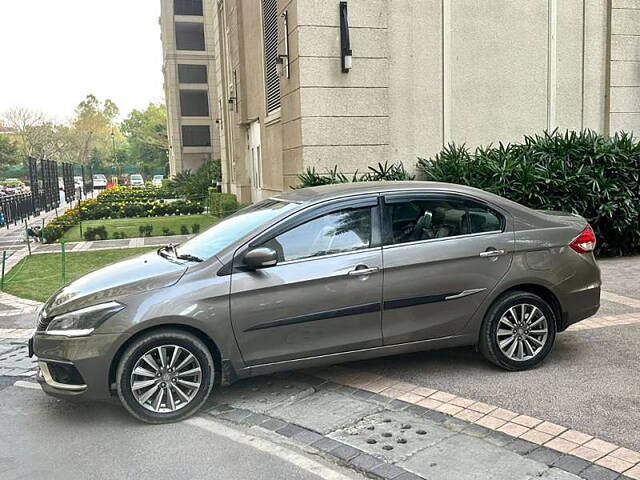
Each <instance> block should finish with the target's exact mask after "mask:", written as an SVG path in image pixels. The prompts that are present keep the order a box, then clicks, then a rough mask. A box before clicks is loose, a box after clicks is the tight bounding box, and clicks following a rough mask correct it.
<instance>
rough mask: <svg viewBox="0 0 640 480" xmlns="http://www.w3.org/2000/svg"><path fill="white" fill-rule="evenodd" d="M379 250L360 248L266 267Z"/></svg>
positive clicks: (377, 248) (375, 248) (380, 247)
mask: <svg viewBox="0 0 640 480" xmlns="http://www.w3.org/2000/svg"><path fill="white" fill-rule="evenodd" d="M381 249H382V246H378V247H368V248H362V249H360V250H350V251H348V252H338V253H329V254H327V255H320V256H317V257H305V258H298V259H296V260H287V261H286V262H278V263H276V264H275V265H274V266H273V267H268V268H275V267H279V266H280V265H290V264H292V263H302V262H309V261H313V260H320V259H323V258H331V257H343V256H345V255H352V254H354V253H361V252H374V251H376V250H381Z"/></svg>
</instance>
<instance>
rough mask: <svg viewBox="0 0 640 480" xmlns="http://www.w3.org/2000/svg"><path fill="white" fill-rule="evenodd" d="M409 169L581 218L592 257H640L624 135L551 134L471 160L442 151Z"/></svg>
mask: <svg viewBox="0 0 640 480" xmlns="http://www.w3.org/2000/svg"><path fill="white" fill-rule="evenodd" d="M417 166H418V170H419V172H420V174H421V176H422V177H423V178H424V179H426V180H433V181H439V182H450V183H459V184H463V185H470V186H473V187H476V188H481V189H483V190H486V191H489V192H492V193H495V194H497V195H501V196H504V197H506V198H508V199H510V200H513V201H515V202H518V203H521V204H523V205H526V206H528V207H531V208H535V209H542V210H562V211H567V212H572V213H577V214H579V215H582V216H583V217H585V218H586V219H587V220H588V221H589V223H590V224H591V225H592V226H593V228H594V230H595V231H596V236H597V238H598V245H597V250H596V253H597V254H598V255H624V254H633V253H638V252H640V188H639V187H638V185H639V183H638V182H640V144H639V143H638V142H636V141H635V140H634V139H633V137H632V136H631V135H629V134H625V133H620V134H616V135H614V136H613V137H611V138H605V137H604V136H602V135H600V134H598V133H595V132H592V131H589V130H585V131H582V132H566V133H564V134H563V133H559V132H557V131H554V132H552V133H544V134H543V135H534V136H527V137H525V138H524V141H523V143H520V144H508V145H504V144H499V145H497V146H491V145H490V146H488V147H478V148H477V149H476V150H475V151H474V152H471V151H470V150H469V149H468V148H467V147H466V146H465V145H454V144H450V145H449V146H447V147H446V148H444V149H443V150H442V151H441V152H440V153H439V154H437V155H436V156H435V157H433V158H430V159H419V160H418V165H417Z"/></svg>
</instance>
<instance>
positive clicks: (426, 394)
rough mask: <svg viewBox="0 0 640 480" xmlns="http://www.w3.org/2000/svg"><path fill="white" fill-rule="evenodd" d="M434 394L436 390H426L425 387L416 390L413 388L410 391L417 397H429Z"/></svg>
mask: <svg viewBox="0 0 640 480" xmlns="http://www.w3.org/2000/svg"><path fill="white" fill-rule="evenodd" d="M436 392H437V390H434V389H432V388H426V387H418V388H414V389H413V390H412V393H415V394H418V395H422V396H423V397H429V396H431V395H433V394H434V393H436Z"/></svg>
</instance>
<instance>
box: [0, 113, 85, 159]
mask: <svg viewBox="0 0 640 480" xmlns="http://www.w3.org/2000/svg"><path fill="white" fill-rule="evenodd" d="M3 117H4V118H3V121H4V124H5V126H6V128H7V129H8V130H9V131H10V132H13V133H14V134H15V136H16V138H17V140H18V141H17V146H18V149H19V152H20V153H21V154H22V155H23V156H24V157H27V156H32V157H36V158H58V157H65V156H67V155H68V153H69V149H70V148H71V143H72V139H71V137H70V136H69V129H68V127H66V126H65V125H60V124H57V123H55V122H53V121H52V120H50V119H48V118H46V117H45V116H44V115H43V114H42V113H40V112H35V111H33V110H29V109H27V108H12V109H11V110H9V111H8V112H7V113H5V114H4V116H3Z"/></svg>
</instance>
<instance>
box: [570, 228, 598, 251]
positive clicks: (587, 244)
mask: <svg viewBox="0 0 640 480" xmlns="http://www.w3.org/2000/svg"><path fill="white" fill-rule="evenodd" d="M569 246H570V247H571V248H572V249H573V250H575V251H576V252H578V253H589V252H593V250H594V249H595V248H596V234H595V233H594V231H593V228H591V225H587V226H586V227H585V228H584V230H582V232H580V235H578V236H577V237H576V238H574V239H573V240H572V241H571V243H570V244H569Z"/></svg>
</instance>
